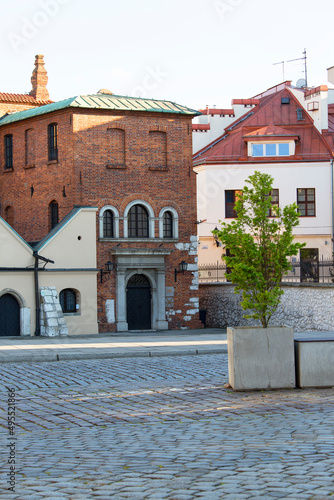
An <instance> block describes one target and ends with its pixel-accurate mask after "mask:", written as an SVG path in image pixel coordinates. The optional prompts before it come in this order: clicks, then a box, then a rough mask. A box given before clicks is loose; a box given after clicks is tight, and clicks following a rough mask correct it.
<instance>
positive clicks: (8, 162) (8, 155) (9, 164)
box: [5, 134, 13, 168]
mask: <svg viewBox="0 0 334 500" xmlns="http://www.w3.org/2000/svg"><path fill="white" fill-rule="evenodd" d="M5 168H13V135H12V134H7V135H5Z"/></svg>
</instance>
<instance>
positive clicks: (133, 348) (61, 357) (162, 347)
mask: <svg viewBox="0 0 334 500" xmlns="http://www.w3.org/2000/svg"><path fill="white" fill-rule="evenodd" d="M308 336H309V337H310V336H312V337H319V338H323V337H333V336H334V333H332V332H303V333H295V338H307V337H308ZM226 337H227V335H226V330H225V329H220V328H206V329H203V330H173V331H163V332H152V331H147V332H140V333H131V332H130V333H105V334H98V335H72V336H69V337H0V363H19V362H21V363H36V362H39V361H65V360H71V359H102V358H130V357H151V356H186V355H195V354H220V353H225V354H226V353H227V340H226Z"/></svg>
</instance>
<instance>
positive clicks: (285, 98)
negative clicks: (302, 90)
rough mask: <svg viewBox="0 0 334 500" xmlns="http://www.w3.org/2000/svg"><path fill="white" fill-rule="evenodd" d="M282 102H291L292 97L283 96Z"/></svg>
mask: <svg viewBox="0 0 334 500" xmlns="http://www.w3.org/2000/svg"><path fill="white" fill-rule="evenodd" d="M281 104H290V97H282V98H281Z"/></svg>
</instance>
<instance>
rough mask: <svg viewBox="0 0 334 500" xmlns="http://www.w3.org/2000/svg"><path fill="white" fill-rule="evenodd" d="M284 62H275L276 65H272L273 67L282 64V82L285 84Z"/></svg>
mask: <svg viewBox="0 0 334 500" xmlns="http://www.w3.org/2000/svg"><path fill="white" fill-rule="evenodd" d="M284 62H285V61H280V62H277V63H273V66H276V64H282V71H283V82H285V76H284Z"/></svg>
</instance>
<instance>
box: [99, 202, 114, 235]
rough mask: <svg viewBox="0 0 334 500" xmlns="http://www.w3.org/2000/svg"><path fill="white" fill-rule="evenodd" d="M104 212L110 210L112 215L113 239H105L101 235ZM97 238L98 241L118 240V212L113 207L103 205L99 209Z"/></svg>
mask: <svg viewBox="0 0 334 500" xmlns="http://www.w3.org/2000/svg"><path fill="white" fill-rule="evenodd" d="M106 210H110V211H111V212H112V213H113V214H114V234H115V236H114V238H105V237H104V235H103V214H104V212H105V211H106ZM99 237H100V239H104V240H105V239H106V240H110V239H112V240H114V239H116V238H119V212H118V210H117V208H115V207H113V206H112V205H105V206H104V207H102V208H101V210H100V213H99Z"/></svg>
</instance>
